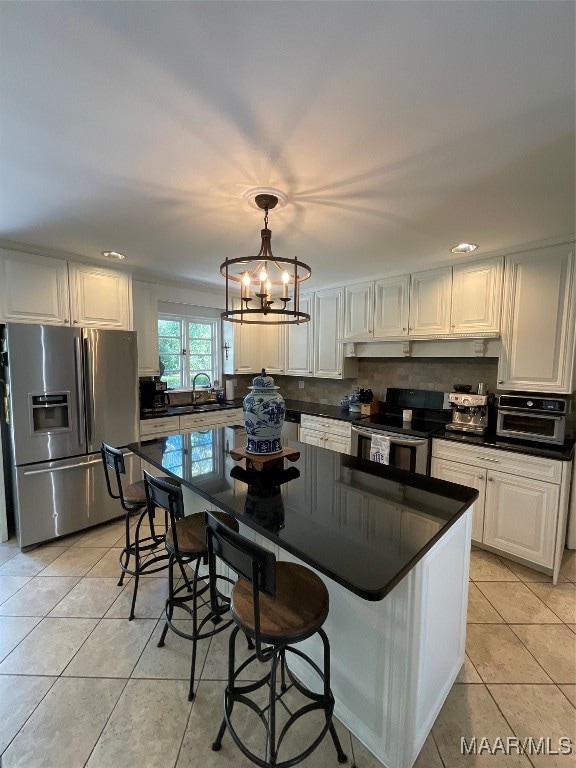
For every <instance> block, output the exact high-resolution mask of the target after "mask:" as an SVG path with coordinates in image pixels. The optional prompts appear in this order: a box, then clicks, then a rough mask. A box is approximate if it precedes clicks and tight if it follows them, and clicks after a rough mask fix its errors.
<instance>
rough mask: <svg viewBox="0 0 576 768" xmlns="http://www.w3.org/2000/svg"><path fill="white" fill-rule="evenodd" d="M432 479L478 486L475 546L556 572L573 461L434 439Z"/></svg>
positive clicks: (564, 524) (563, 538)
mask: <svg viewBox="0 0 576 768" xmlns="http://www.w3.org/2000/svg"><path fill="white" fill-rule="evenodd" d="M431 467H432V469H431V473H432V476H433V477H439V478H440V479H442V480H449V481H450V482H456V483H460V484H461V485H467V486H469V487H472V488H476V489H477V490H478V491H479V493H480V496H479V498H478V501H477V502H475V507H474V528H473V532H472V539H473V541H474V543H475V544H479V545H484V546H486V547H487V548H489V549H490V550H493V551H495V552H501V553H502V554H505V555H508V556H511V557H513V558H517V559H519V560H520V561H521V562H523V563H525V564H526V565H529V566H534V567H536V568H542V569H545V570H546V571H547V572H549V573H552V575H553V579H554V583H556V582H557V580H558V574H559V572H560V564H561V561H562V555H563V553H564V543H565V540H566V519H567V511H568V498H569V490H570V476H571V471H572V465H571V462H567V461H559V460H555V459H549V458H541V457H538V456H531V455H527V454H522V453H515V452H511V451H501V450H498V449H494V448H486V447H484V446H478V447H476V446H471V445H463V444H462V443H455V442H451V441H450V440H442V439H434V440H433V441H432V465H431Z"/></svg>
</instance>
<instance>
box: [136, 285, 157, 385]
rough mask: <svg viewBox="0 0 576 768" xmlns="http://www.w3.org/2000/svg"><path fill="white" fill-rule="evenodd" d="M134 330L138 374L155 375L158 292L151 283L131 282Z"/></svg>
mask: <svg viewBox="0 0 576 768" xmlns="http://www.w3.org/2000/svg"><path fill="white" fill-rule="evenodd" d="M132 297H133V304H134V330H135V331H136V332H137V334H138V375H139V376H157V375H158V374H159V373H160V368H159V366H158V292H157V289H156V286H155V285H153V284H152V283H141V282H139V281H137V280H134V282H133V283H132Z"/></svg>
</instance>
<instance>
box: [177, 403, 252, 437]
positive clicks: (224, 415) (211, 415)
mask: <svg viewBox="0 0 576 768" xmlns="http://www.w3.org/2000/svg"><path fill="white" fill-rule="evenodd" d="M243 424H244V416H243V413H242V408H224V409H223V410H221V411H216V410H215V411H206V412H205V413H186V414H183V415H182V416H180V425H179V426H180V432H196V431H197V430H200V429H212V428H213V427H232V426H235V425H239V426H240V425H243Z"/></svg>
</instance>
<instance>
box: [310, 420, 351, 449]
mask: <svg viewBox="0 0 576 768" xmlns="http://www.w3.org/2000/svg"><path fill="white" fill-rule="evenodd" d="M300 442H301V443H308V444H309V445H315V446H317V447H318V448H327V449H328V450H329V451H336V452H338V453H350V449H351V427H350V424H349V423H348V422H346V421H338V420H336V419H324V418H320V417H319V416H308V415H306V414H303V415H302V417H301V421H300Z"/></svg>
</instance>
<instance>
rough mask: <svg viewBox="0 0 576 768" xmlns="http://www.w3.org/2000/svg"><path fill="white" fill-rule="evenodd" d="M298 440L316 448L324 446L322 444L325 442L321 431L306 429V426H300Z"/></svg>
mask: <svg viewBox="0 0 576 768" xmlns="http://www.w3.org/2000/svg"><path fill="white" fill-rule="evenodd" d="M299 440H300V442H301V443H308V445H315V446H316V447H317V448H324V447H325V446H324V444H325V442H326V441H325V439H324V433H323V432H317V431H315V430H313V429H306V427H300V433H299Z"/></svg>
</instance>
